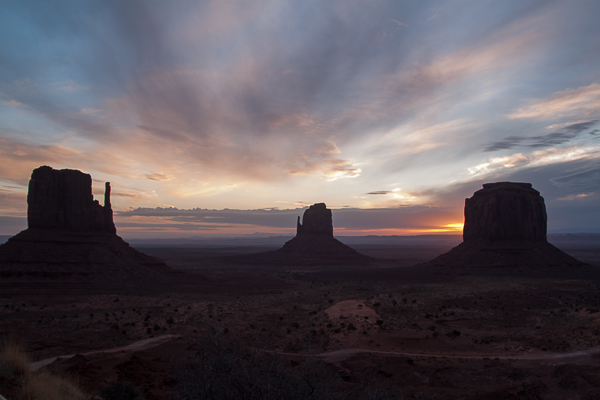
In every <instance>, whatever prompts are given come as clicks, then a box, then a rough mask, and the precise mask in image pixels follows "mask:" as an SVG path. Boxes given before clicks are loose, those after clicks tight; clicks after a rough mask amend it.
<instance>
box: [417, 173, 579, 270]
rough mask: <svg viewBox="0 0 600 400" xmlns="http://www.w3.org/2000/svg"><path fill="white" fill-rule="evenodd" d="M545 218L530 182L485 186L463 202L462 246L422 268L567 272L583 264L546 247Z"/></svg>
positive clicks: (538, 195)
mask: <svg viewBox="0 0 600 400" xmlns="http://www.w3.org/2000/svg"><path fill="white" fill-rule="evenodd" d="M547 218H548V217H547V215H546V205H545V203H544V198H543V197H542V196H540V192H538V191H537V190H535V189H533V187H532V185H531V184H530V183H519V182H497V183H486V184H484V185H483V189H480V190H478V191H477V192H475V193H474V194H473V197H471V198H468V199H466V200H465V224H464V228H463V242H462V243H461V244H459V245H458V246H456V247H455V248H453V249H452V250H450V251H449V252H447V253H445V254H442V255H441V256H439V257H437V258H436V259H434V260H433V261H431V262H429V263H428V264H429V265H434V266H444V267H449V268H455V269H456V268H458V269H460V268H466V269H467V270H472V271H473V270H476V269H477V268H478V267H510V268H515V269H516V270H538V271H550V270H551V269H553V268H554V269H556V268H558V270H560V269H561V268H563V267H565V268H567V269H565V271H568V270H569V268H570V267H574V266H585V265H587V264H584V263H582V262H580V261H578V260H576V259H574V258H573V257H571V256H569V255H568V254H566V253H564V252H563V251H561V250H559V249H557V248H556V247H554V246H553V245H551V244H550V243H548V241H547V239H546V231H547ZM498 271H500V270H498Z"/></svg>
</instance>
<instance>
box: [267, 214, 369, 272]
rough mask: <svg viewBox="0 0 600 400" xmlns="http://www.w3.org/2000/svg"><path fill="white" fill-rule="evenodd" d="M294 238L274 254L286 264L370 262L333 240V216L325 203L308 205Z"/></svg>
mask: <svg viewBox="0 0 600 400" xmlns="http://www.w3.org/2000/svg"><path fill="white" fill-rule="evenodd" d="M296 226H297V229H296V237H294V238H293V239H292V240H289V241H288V242H286V243H285V244H284V245H283V247H282V248H281V249H279V250H277V251H276V252H275V254H277V255H278V256H280V257H281V258H282V259H285V260H286V261H287V263H298V264H311V263H328V264H341V263H344V264H348V263H350V264H352V263H364V262H368V261H370V260H371V259H370V257H367V256H365V255H363V254H360V253H359V252H357V251H356V250H354V249H353V248H351V247H349V246H347V245H345V244H344V243H342V242H340V241H339V240H337V239H336V238H334V237H333V217H332V213H331V210H330V209H328V208H327V206H326V205H325V203H317V204H313V205H312V206H310V207H309V208H308V209H307V210H306V211H304V215H303V216H302V223H300V217H298V222H297V224H296Z"/></svg>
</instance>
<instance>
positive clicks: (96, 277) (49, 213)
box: [0, 166, 172, 285]
mask: <svg viewBox="0 0 600 400" xmlns="http://www.w3.org/2000/svg"><path fill="white" fill-rule="evenodd" d="M27 206H28V208H27V223H28V228H27V229H26V230H24V231H22V232H20V233H18V234H17V235H15V236H13V237H12V238H10V239H9V240H8V242H7V243H5V244H3V245H2V246H0V277H2V278H3V279H4V280H5V283H6V280H7V279H8V280H15V279H17V280H18V279H21V278H26V279H27V278H29V279H32V278H39V279H42V280H43V279H52V278H61V279H65V278H69V279H73V278H75V279H79V280H87V281H88V282H93V283H94V284H97V285H102V284H117V285H121V284H124V283H134V284H143V283H146V282H151V281H157V280H160V276H162V275H164V274H170V273H172V270H171V269H170V268H169V267H168V266H167V265H166V264H165V263H163V262H161V261H159V260H157V259H155V258H153V257H150V256H147V255H145V254H143V253H140V252H139V251H137V250H135V249H133V248H131V247H130V246H129V245H128V244H127V243H126V242H125V241H124V240H123V239H121V238H120V237H119V236H117V233H116V228H115V224H114V222H113V211H112V207H111V203H110V183H108V182H107V183H106V184H105V194H104V206H102V205H100V203H99V202H98V201H97V200H94V198H93V195H92V178H91V176H90V175H89V174H85V173H83V172H81V171H77V170H70V169H62V170H55V169H53V168H51V167H48V166H42V167H39V168H37V169H35V170H34V171H33V173H32V174H31V179H30V181H29V191H28V194H27Z"/></svg>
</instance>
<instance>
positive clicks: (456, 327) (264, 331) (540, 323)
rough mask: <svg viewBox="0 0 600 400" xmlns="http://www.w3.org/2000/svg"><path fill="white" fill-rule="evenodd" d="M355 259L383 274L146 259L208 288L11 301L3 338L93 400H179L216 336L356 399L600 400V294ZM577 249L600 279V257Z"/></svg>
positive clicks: (187, 253) (194, 258)
mask: <svg viewBox="0 0 600 400" xmlns="http://www.w3.org/2000/svg"><path fill="white" fill-rule="evenodd" d="M353 247H354V248H355V249H357V250H358V251H360V252H362V253H363V254H366V255H369V256H372V257H377V258H378V259H379V260H378V261H377V262H374V263H372V264H370V265H363V266H335V267H328V266H323V265H313V266H301V267H300V266H277V265H271V266H268V265H267V266H265V265H239V264H231V263H228V262H227V261H226V258H223V257H225V256H228V255H238V254H244V253H246V252H258V251H265V250H272V249H270V248H263V247H252V248H246V247H235V246H230V247H219V248H209V247H192V246H187V247H186V246H182V247H161V246H152V247H139V250H141V251H144V252H146V253H147V254H150V255H153V256H156V257H159V258H161V259H163V260H165V261H166V262H167V263H168V264H169V265H170V266H171V267H173V268H175V269H178V270H183V271H185V272H187V273H191V274H197V275H201V276H203V277H204V278H205V280H204V281H202V283H199V284H198V285H197V287H195V288H193V290H189V288H187V289H186V290H179V289H178V288H177V287H172V288H170V289H164V288H162V289H161V290H158V291H156V292H154V293H153V292H152V291H150V292H147V293H144V292H138V293H127V292H123V291H120V292H119V291H117V292H112V293H111V292H110V291H109V293H101V292H93V293H85V291H84V290H83V291H82V290H77V287H76V286H77V282H51V283H49V285H48V287H49V288H51V289H49V290H46V291H44V292H40V293H35V292H32V291H28V290H23V291H19V290H14V291H8V292H4V293H2V295H1V296H2V297H1V298H0V335H2V336H6V335H12V336H13V337H17V338H18V339H19V340H21V341H22V343H24V344H25V345H26V346H27V348H28V349H29V350H30V351H31V353H32V354H33V356H34V358H35V360H37V361H38V363H37V364H34V367H36V368H37V367H42V368H49V369H51V370H55V371H62V372H67V373H69V374H70V375H72V376H73V377H75V378H77V379H78V380H79V381H80V382H81V384H82V385H83V386H84V387H85V388H86V389H87V390H88V391H89V392H90V393H94V392H95V391H97V390H98V389H99V388H100V387H101V386H103V385H106V384H108V383H110V382H112V381H114V380H116V379H121V380H128V381H131V382H133V383H135V384H136V385H137V386H138V387H140V388H141V389H142V391H143V392H144V394H145V395H146V397H147V398H148V399H150V400H152V399H167V398H168V397H169V393H170V392H172V391H173V390H174V388H175V387H176V385H177V380H176V379H175V378H174V376H173V373H172V372H173V369H174V368H177V367H178V365H181V364H182V363H185V362H186V359H187V358H188V357H189V356H190V354H191V353H192V352H193V350H194V347H195V346H197V344H196V343H197V341H198V340H199V338H200V337H201V335H202V333H203V332H206V330H207V329H209V327H211V328H212V329H214V330H216V331H219V332H221V334H222V335H225V336H226V337H228V338H231V340H240V341H242V342H243V343H245V344H246V345H247V346H249V347H252V348H258V349H260V351H264V352H276V353H279V354H281V355H282V356H283V357H284V359H285V360H287V361H286V362H289V363H290V365H295V364H297V363H298V360H299V359H305V358H306V357H311V358H313V359H314V360H315V361H316V362H321V363H325V364H324V365H326V367H327V368H328V370H329V371H331V372H332V373H333V374H335V375H336V376H337V377H338V378H339V379H340V382H341V383H340V388H341V390H344V388H351V387H353V386H357V385H359V384H361V382H364V381H370V382H378V383H381V384H383V385H392V386H396V387H399V388H400V389H401V390H402V393H403V394H404V396H405V398H422V399H424V398H435V399H483V398H485V399H506V398H514V399H596V398H600V290H599V289H600V281H598V280H590V279H547V278H545V277H544V276H543V274H541V275H540V276H539V277H527V278H526V277H499V276H497V277H493V276H486V277H482V276H477V275H461V276H452V275H444V274H437V275H435V276H424V275H422V274H418V273H415V272H414V271H415V267H412V266H414V265H415V264H418V263H420V262H424V261H428V260H430V259H432V258H434V257H435V256H436V255H439V254H441V253H443V252H445V251H447V250H449V248H450V247H451V246H450V245H449V244H448V243H441V244H438V245H436V244H428V245H421V246H415V245H407V246H391V245H374V244H371V245H369V244H366V245H356V246H353ZM567 247H568V246H566V247H564V248H563V250H566V251H567V252H569V254H571V255H573V256H574V257H576V258H578V259H580V260H582V261H586V262H589V263H590V264H592V265H595V266H597V267H599V268H600V248H598V247H596V246H595V245H594V246H577V245H574V246H571V247H570V248H567ZM417 269H418V267H417ZM60 356H65V357H62V358H61V357H60ZM66 356H68V357H66ZM71 356H72V357H71ZM56 357H59V358H56ZM2 390H4V391H5V393H6V390H10V389H7V388H2V387H0V393H3V392H2ZM3 394H4V393H3Z"/></svg>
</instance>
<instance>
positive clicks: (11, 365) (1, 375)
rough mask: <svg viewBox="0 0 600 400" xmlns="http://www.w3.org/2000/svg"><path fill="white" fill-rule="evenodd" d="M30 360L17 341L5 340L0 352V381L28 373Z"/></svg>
mask: <svg viewBox="0 0 600 400" xmlns="http://www.w3.org/2000/svg"><path fill="white" fill-rule="evenodd" d="M30 361H31V360H30V359H29V356H28V355H27V354H26V353H25V351H23V348H22V347H21V346H20V345H19V344H18V343H16V342H14V341H12V340H8V341H6V342H5V343H3V345H2V351H1V352H0V381H2V380H5V381H10V380H13V379H18V378H21V377H23V376H26V375H28V374H29V364H30Z"/></svg>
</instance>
